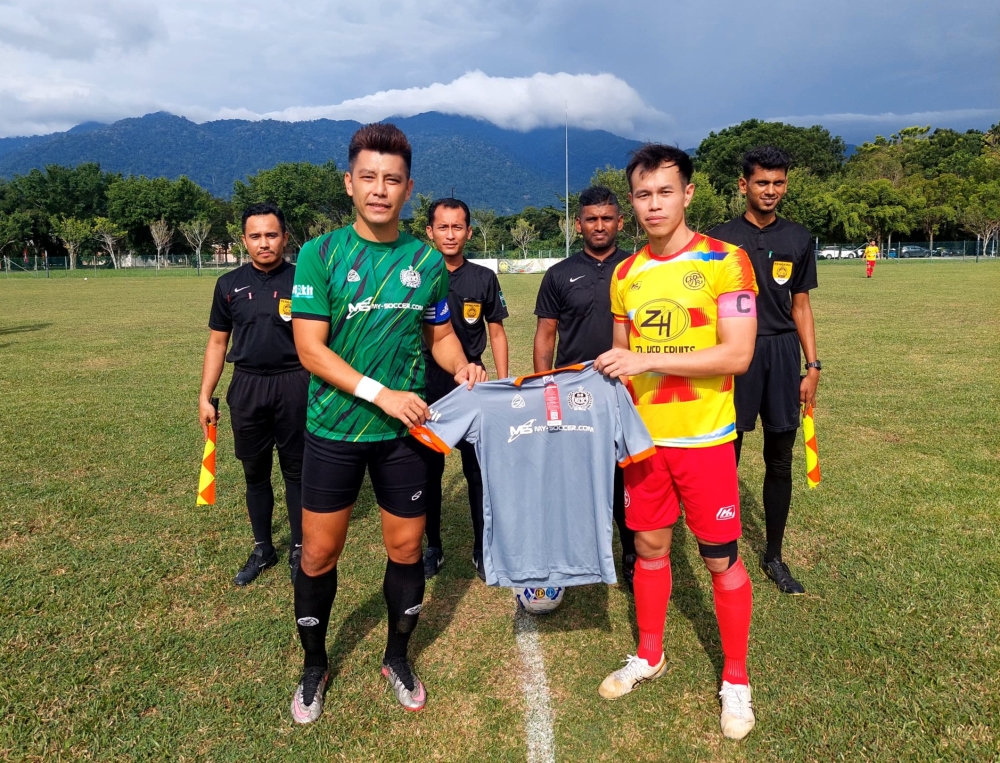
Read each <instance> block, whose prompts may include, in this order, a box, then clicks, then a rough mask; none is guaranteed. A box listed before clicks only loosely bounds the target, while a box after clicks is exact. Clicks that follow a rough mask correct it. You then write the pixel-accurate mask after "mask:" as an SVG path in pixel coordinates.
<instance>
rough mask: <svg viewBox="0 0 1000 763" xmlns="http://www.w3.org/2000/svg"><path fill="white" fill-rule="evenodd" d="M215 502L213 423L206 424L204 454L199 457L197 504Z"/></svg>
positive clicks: (206, 504) (202, 504)
mask: <svg viewBox="0 0 1000 763" xmlns="http://www.w3.org/2000/svg"><path fill="white" fill-rule="evenodd" d="M214 504H215V424H209V425H208V439H207V440H205V454H204V455H203V456H202V457H201V476H200V477H199V478H198V504H197V505H198V506H213V505H214Z"/></svg>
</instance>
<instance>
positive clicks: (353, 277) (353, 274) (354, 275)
mask: <svg viewBox="0 0 1000 763" xmlns="http://www.w3.org/2000/svg"><path fill="white" fill-rule="evenodd" d="M360 280H361V276H359V275H358V271H356V270H355V269H354V268H351V269H350V270H348V271H347V283H357V282H358V281H360Z"/></svg>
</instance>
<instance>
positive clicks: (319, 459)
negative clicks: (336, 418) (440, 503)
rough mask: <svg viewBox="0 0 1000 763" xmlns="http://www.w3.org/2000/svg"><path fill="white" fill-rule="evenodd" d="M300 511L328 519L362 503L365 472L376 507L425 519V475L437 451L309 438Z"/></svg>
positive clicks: (405, 443)
mask: <svg viewBox="0 0 1000 763" xmlns="http://www.w3.org/2000/svg"><path fill="white" fill-rule="evenodd" d="M305 440H306V447H305V457H304V460H303V464H302V506H303V508H305V509H306V510H307V511H315V512H318V513H321V514H328V513H331V512H334V511H343V510H344V509H347V508H350V507H351V506H353V505H354V504H355V503H356V502H357V500H358V494H359V493H360V492H361V484H362V482H364V479H365V469H367V470H368V474H369V475H370V476H371V480H372V487H373V488H374V489H375V500H376V501H377V502H378V505H379V506H380V507H381V508H383V509H385V510H386V511H388V512H389V513H390V514H394V515H395V516H397V517H405V518H410V517H421V516H423V515H424V513H425V506H426V504H425V501H426V492H427V469H428V463H429V461H430V459H431V458H432V457H433V451H431V450H430V449H429V448H426V447H424V446H423V445H421V444H420V443H418V442H417V441H416V440H415V439H414V438H413V437H399V438H396V439H394V440H383V441H381V442H344V441H343V440H328V439H327V438H325V437H317V436H316V435H314V434H313V433H312V432H306V435H305Z"/></svg>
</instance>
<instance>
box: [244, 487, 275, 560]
mask: <svg viewBox="0 0 1000 763" xmlns="http://www.w3.org/2000/svg"><path fill="white" fill-rule="evenodd" d="M247 512H248V513H249V514H250V527H252V528H253V539H254V542H255V543H256V544H257V545H258V546H261V547H263V549H264V551H265V552H270V551H273V550H274V546H273V545H272V543H271V516H272V515H273V514H274V490H272V489H271V482H270V481H268V482H262V483H260V484H257V485H247Z"/></svg>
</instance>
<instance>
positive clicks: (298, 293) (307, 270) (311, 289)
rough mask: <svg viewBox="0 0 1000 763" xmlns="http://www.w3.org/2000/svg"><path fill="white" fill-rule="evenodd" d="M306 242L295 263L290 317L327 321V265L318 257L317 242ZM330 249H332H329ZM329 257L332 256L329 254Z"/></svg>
mask: <svg viewBox="0 0 1000 763" xmlns="http://www.w3.org/2000/svg"><path fill="white" fill-rule="evenodd" d="M320 240H322V239H313V240H312V241H307V242H306V243H305V245H304V246H303V247H302V249H301V251H300V252H299V257H298V260H297V262H296V263H295V285H294V286H293V287H292V317H293V318H310V319H312V320H320V321H329V320H330V318H331V315H330V291H329V289H328V288H327V287H328V284H329V278H330V272H329V267H328V265H327V263H325V262H323V258H322V257H320V253H319V252H320V249H319V245H318V242H319V241H320ZM331 248H332V247H331ZM330 256H331V257H332V256H333V254H332V252H331V254H330Z"/></svg>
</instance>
